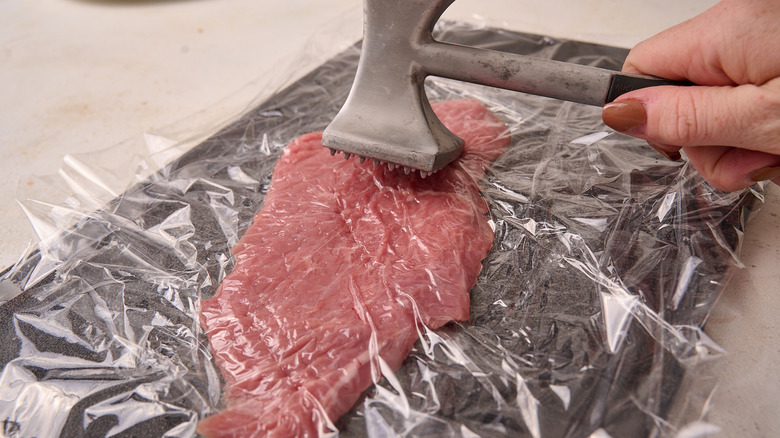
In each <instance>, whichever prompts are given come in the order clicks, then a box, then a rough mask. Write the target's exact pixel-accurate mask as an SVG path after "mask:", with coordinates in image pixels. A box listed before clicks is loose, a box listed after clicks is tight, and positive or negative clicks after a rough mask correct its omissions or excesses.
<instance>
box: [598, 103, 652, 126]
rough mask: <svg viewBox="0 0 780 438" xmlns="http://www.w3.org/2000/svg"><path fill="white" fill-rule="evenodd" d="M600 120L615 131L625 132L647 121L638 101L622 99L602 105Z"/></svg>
mask: <svg viewBox="0 0 780 438" xmlns="http://www.w3.org/2000/svg"><path fill="white" fill-rule="evenodd" d="M601 120H603V121H604V123H605V124H606V125H607V126H609V127H610V128H612V129H614V130H615V131H618V132H626V131H630V130H632V129H635V128H638V127H640V126H642V125H644V124H645V123H647V114H645V108H644V107H643V106H642V104H641V103H640V102H638V101H636V100H624V101H622V102H612V103H608V104H606V105H604V109H602V110H601Z"/></svg>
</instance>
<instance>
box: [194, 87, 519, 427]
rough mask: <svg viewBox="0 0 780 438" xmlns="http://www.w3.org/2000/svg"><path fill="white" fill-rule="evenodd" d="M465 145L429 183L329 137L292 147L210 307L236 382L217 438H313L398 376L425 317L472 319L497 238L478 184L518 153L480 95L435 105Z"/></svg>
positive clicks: (215, 345) (220, 355)
mask: <svg viewBox="0 0 780 438" xmlns="http://www.w3.org/2000/svg"><path fill="white" fill-rule="evenodd" d="M433 106H434V110H435V112H436V114H437V115H438V116H439V118H440V119H441V120H442V122H444V124H445V125H446V126H447V127H448V128H449V129H450V130H451V131H453V132H454V133H455V134H457V135H458V136H460V137H461V138H463V139H464V140H465V151H464V153H463V155H462V156H461V157H460V158H459V159H458V160H457V161H455V162H454V163H452V164H451V165H449V166H447V167H446V168H444V169H442V170H441V171H439V172H438V173H436V174H433V175H431V176H429V177H428V178H425V179H423V178H421V177H420V175H419V174H415V173H412V174H410V175H405V174H404V173H403V172H401V171H398V170H394V171H391V170H389V169H388V168H387V166H378V167H374V165H373V164H372V163H371V161H370V160H369V161H366V162H364V163H362V164H361V163H359V162H358V160H356V159H352V160H349V161H345V160H343V159H336V157H331V156H330V155H329V153H328V150H327V148H324V147H323V146H322V144H321V142H320V140H321V134H319V133H314V134H307V135H304V136H302V137H300V138H298V139H296V140H294V141H293V142H292V143H291V144H289V145H288V146H287V148H286V149H285V150H284V153H283V155H282V158H281V159H280V161H279V162H278V164H277V165H276V167H275V168H274V173H273V179H272V182H271V187H270V189H269V191H268V193H267V195H266V198H265V202H264V205H263V207H262V209H261V210H260V211H259V212H258V213H257V215H256V216H255V219H254V222H253V224H252V225H251V227H250V228H249V229H248V230H247V232H246V234H244V236H243V237H242V238H241V240H240V241H239V242H238V244H237V245H236V246H235V248H233V254H234V256H235V260H236V266H235V269H234V270H233V271H232V272H231V273H230V274H229V275H228V276H227V277H226V278H225V279H224V281H223V282H222V284H221V286H220V287H219V289H218V291H217V293H216V295H215V296H214V297H213V298H211V299H209V300H206V301H204V302H202V309H201V321H202V324H203V326H204V327H205V330H206V333H207V334H208V338H209V340H210V343H211V348H212V351H213V352H214V355H215V361H216V364H217V366H218V367H219V369H220V370H221V372H222V376H223V377H224V379H225V394H224V404H225V407H224V409H223V410H222V411H221V412H220V413H218V414H215V415H213V416H210V417H208V418H206V419H204V420H202V421H201V422H200V424H199V427H198V432H199V433H201V434H202V435H204V436H206V437H242V438H243V437H254V436H258V437H260V436H262V437H266V436H269V437H275V436H279V437H287V436H308V437H314V436H319V435H322V434H325V433H327V432H328V431H332V430H333V425H332V422H333V421H335V420H336V419H338V418H339V416H341V415H342V414H344V413H346V412H347V411H348V410H349V409H350V408H351V407H352V405H353V404H354V403H355V402H356V401H357V400H358V398H359V397H360V395H361V393H362V392H363V391H364V390H365V389H366V388H368V387H369V386H370V385H371V384H372V382H373V381H375V380H376V379H378V378H379V377H381V373H380V368H382V369H383V370H393V371H394V370H397V369H398V368H399V367H400V366H401V363H402V362H403V360H404V359H405V358H406V356H407V355H408V353H409V351H410V350H411V349H412V347H413V345H414V343H415V341H416V339H417V337H418V330H419V328H420V325H421V324H425V325H426V326H427V327H429V328H431V329H435V328H438V327H440V326H442V325H444V324H446V323H447V322H449V321H453V320H455V321H463V320H466V319H468V316H469V295H468V292H469V289H471V288H472V287H473V286H474V284H475V283H476V280H477V276H478V275H479V272H480V268H481V261H482V259H484V258H485V256H486V255H487V254H488V251H489V250H490V247H491V245H492V242H493V230H492V228H491V226H490V223H489V217H488V209H487V204H486V202H485V200H484V199H483V198H482V197H481V196H480V193H479V188H478V186H477V182H478V181H479V180H480V179H481V178H482V177H483V176H484V171H485V168H486V167H487V166H488V165H489V164H490V162H491V161H492V160H494V159H495V158H496V157H498V156H499V155H500V154H501V153H503V151H504V150H505V149H506V148H507V146H508V143H509V138H508V137H507V136H506V127H505V126H504V124H503V123H501V121H500V120H499V119H498V118H497V117H496V116H495V115H494V114H492V113H491V112H490V111H488V110H487V109H486V108H485V107H484V106H482V104H480V103H478V102H476V101H473V100H458V101H448V102H442V103H438V104H434V105H433Z"/></svg>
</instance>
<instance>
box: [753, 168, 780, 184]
mask: <svg viewBox="0 0 780 438" xmlns="http://www.w3.org/2000/svg"><path fill="white" fill-rule="evenodd" d="M775 178H780V167H764V168H763V169H758V170H757V171H756V172H755V173H754V174H753V176H752V177H751V178H750V179H751V180H753V182H759V181H768V180H770V179H775Z"/></svg>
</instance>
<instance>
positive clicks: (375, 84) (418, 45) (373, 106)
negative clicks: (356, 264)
mask: <svg viewBox="0 0 780 438" xmlns="http://www.w3.org/2000/svg"><path fill="white" fill-rule="evenodd" d="M454 1H455V0H364V2H363V15H364V21H363V47H362V54H361V56H360V62H359V63H358V69H357V75H356V77H355V81H354V83H353V84H352V89H351V90H350V93H349V97H348V98H347V101H346V103H345V104H344V106H343V107H342V108H341V111H340V112H339V113H338V114H337V115H336V117H335V118H334V119H333V121H332V122H331V124H330V125H329V126H328V128H327V129H326V130H325V132H324V133H323V137H322V143H323V145H325V146H326V147H328V148H330V149H331V153H335V152H338V151H340V152H344V156H345V157H346V158H349V157H351V156H352V155H356V156H358V157H363V158H371V159H374V160H375V163H377V162H380V163H381V162H384V163H387V164H388V165H389V166H390V167H391V168H393V167H395V166H398V167H403V168H404V169H405V170H406V171H407V173H408V172H409V170H411V169H413V170H416V171H419V172H420V173H421V174H422V175H423V176H426V175H427V174H429V173H432V172H435V171H437V170H439V169H441V168H443V167H444V166H446V165H447V164H449V163H450V162H452V161H453V160H455V159H456V158H458V156H460V154H461V153H462V152H463V140H461V139H460V138H458V137H457V136H456V135H455V134H453V133H452V132H450V131H449V130H448V129H447V128H446V127H445V126H444V125H443V124H442V123H441V121H440V120H439V119H438V117H436V114H434V113H433V109H432V108H431V105H430V103H429V102H428V98H427V96H426V95H425V90H424V81H425V78H426V77H427V76H429V75H433V76H440V77H446V78H450V79H456V80H461V81H466V82H472V83H479V84H484V85H489V86H493V87H498V88H504V89H508V90H515V91H520V92H525V93H531V94H536V95H540V96H547V97H553V98H557V99H563V100H568V101H572V102H578V103H583V104H588V105H598V106H602V105H604V104H605V103H608V102H611V101H612V100H614V99H615V98H616V97H617V96H619V95H620V94H623V93H626V92H628V91H631V90H634V89H638V88H643V87H648V86H654V85H686V84H683V83H679V82H674V81H667V80H663V79H659V78H653V77H649V76H638V75H627V74H622V73H618V72H615V71H612V70H605V69H600V68H595V67H589V66H583V65H576V64H570V63H565V62H559V61H552V60H547V59H542V58H533V57H527V56H522V55H516V54H511V53H505V52H498V51H493V50H485V49H477V48H473V47H467V46H460V45H455V44H448V43H442V42H439V41H436V40H434V39H433V35H432V32H433V27H434V25H435V24H436V21H438V19H439V18H440V17H441V15H442V14H443V13H444V11H445V10H446V9H447V8H448V7H449V6H450V5H451V4H452V3H453V2H454Z"/></svg>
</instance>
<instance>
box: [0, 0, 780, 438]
mask: <svg viewBox="0 0 780 438" xmlns="http://www.w3.org/2000/svg"><path fill="white" fill-rule="evenodd" d="M713 3H714V1H713V0H684V1H680V0H556V1H549V0H547V1H540V0H490V1H481V0H458V1H457V2H456V3H455V4H454V5H453V6H452V7H451V8H450V10H448V12H447V14H446V15H445V17H447V18H453V19H468V20H471V21H474V20H483V19H484V20H485V21H486V22H487V23H488V24H492V25H499V26H504V27H508V28H511V29H516V30H520V31H525V32H531V33H541V34H547V35H551V36H556V37H564V38H573V39H579V40H585V41H592V42H598V43H604V44H613V45H618V46H623V47H630V46H632V45H633V44H635V43H636V42H638V41H640V40H641V39H644V38H646V37H648V36H650V35H652V34H654V33H656V32H658V31H660V30H662V29H664V28H666V27H668V26H671V25H673V24H675V23H677V22H679V21H682V20H684V19H686V18H689V17H691V16H693V15H695V14H696V13H698V12H700V11H702V10H704V9H706V8H707V7H708V6H710V5H711V4H713ZM359 6H360V2H359V1H358V0H319V1H317V2H312V1H304V0H286V1H284V2H279V1H270V0H268V1H258V0H219V1H216V0H189V1H187V0H168V1H130V0H125V1H120V0H116V1H109V0H105V1H98V0H92V1H88V0H81V1H77V0H35V1H29V0H3V1H0V114H1V115H2V117H0V157H1V158H2V159H0V181H2V189H1V190H0V205H3V206H5V207H4V208H3V209H2V211H0V225H1V226H0V266H7V265H9V264H10V263H13V261H15V260H16V258H17V257H18V256H20V255H21V253H22V251H24V249H25V247H26V246H27V244H28V243H30V242H33V241H35V236H34V233H33V231H32V228H31V227H30V225H29V224H28V221H27V219H26V218H25V217H24V214H23V213H22V211H21V209H20V208H18V206H16V205H14V199H15V198H16V189H15V185H16V182H17V181H19V180H20V178H22V177H23V175H26V174H51V173H54V172H56V171H57V170H58V169H59V168H60V167H61V165H62V161H63V159H64V157H65V156H66V154H77V153H82V152H91V151H95V150H99V149H104V148H107V147H110V146H112V145H115V144H118V143H120V142H122V141H124V140H125V139H128V138H130V139H137V138H140V136H141V135H142V133H144V132H160V131H163V132H165V131H166V129H165V127H166V126H169V125H170V124H172V123H175V122H177V121H178V122H179V123H178V124H176V126H177V127H178V128H179V130H180V131H186V130H187V129H195V128H197V129H205V128H214V127H216V126H218V125H219V123H220V122H221V121H223V120H224V119H225V117H228V116H229V115H232V114H233V113H235V112H236V111H239V110H241V109H242V108H245V107H246V105H249V104H250V103H251V102H252V101H253V100H254V99H255V98H256V96H257V95H258V93H260V92H261V91H263V89H264V88H267V86H268V84H269V80H270V81H271V82H270V83H273V81H272V80H271V79H273V78H274V74H275V73H276V74H277V75H278V72H280V71H281V72H287V73H290V72H292V73H293V74H295V73H296V72H297V73H302V71H293V70H291V69H290V68H289V66H290V65H301V64H302V62H301V59H299V58H297V57H296V54H298V53H304V52H307V50H306V47H311V46H312V37H313V35H314V34H315V33H316V32H318V31H322V30H323V29H325V32H326V33H327V34H328V35H330V36H329V38H332V39H333V40H334V41H342V42H351V41H354V40H356V39H357V38H358V37H359V35H360V16H359ZM475 15H476V18H475ZM480 17H481V18H480ZM335 34H341V37H340V38H336V37H334V35H335ZM314 45H315V46H316V38H315V40H314ZM319 47H320V49H318V50H319V51H318V53H312V54H311V55H310V56H309V61H310V63H309V64H310V67H314V66H316V65H317V64H318V63H319V62H318V59H326V58H328V57H329V56H331V55H333V54H335V53H337V52H338V51H339V50H340V49H341V47H337V45H336V44H334V45H333V46H332V47H327V48H326V49H325V50H322V49H321V46H319ZM269 78H271V79H269ZM228 96H229V98H228V99H225V98H226V97H228ZM203 109H207V111H206V112H205V113H201V114H199V116H198V117H191V116H190V115H191V114H194V113H198V112H200V111H201V110H203ZM188 127H189V128H188ZM125 144H126V147H127V148H131V149H132V148H136V147H137V148H138V150H137V151H131V152H137V153H139V154H143V153H145V151H144V150H143V149H144V146H143V142H141V141H130V142H128V143H125ZM125 152H127V151H125ZM109 155H110V154H109ZM122 156H123V157H124V155H122ZM113 164H117V163H113ZM120 164H121V163H120ZM21 181H23V183H22V184H23V185H25V187H22V189H25V190H34V189H35V187H33V186H29V187H28V186H26V185H27V183H28V180H27V179H21ZM29 182H30V183H32V184H33V185H34V184H35V183H34V182H32V181H29ZM778 192H780V190H775V191H774V193H772V194H771V195H770V197H769V202H768V204H767V206H766V207H765V208H764V210H763V211H762V212H761V213H760V214H758V215H757V217H756V218H755V220H754V221H753V223H752V224H751V227H750V231H749V233H748V234H747V236H746V239H745V246H744V262H745V265H746V267H747V268H746V269H745V270H743V271H742V272H740V273H738V274H737V276H735V278H734V279H733V281H732V283H731V285H730V287H729V288H728V290H727V292H726V294H725V295H724V297H723V299H722V300H721V302H720V303H719V304H718V306H717V308H716V311H715V312H714V313H713V315H712V318H711V321H710V324H709V326H708V332H709V333H710V334H711V335H712V336H713V337H714V338H715V339H716V340H717V341H719V342H720V343H721V344H722V345H723V346H724V347H725V348H726V349H727V350H728V351H729V352H730V353H731V354H730V356H729V357H728V359H727V360H725V361H723V363H722V364H721V369H720V371H719V372H721V373H722V376H721V384H720V391H719V392H718V393H717V395H716V397H715V399H714V400H713V410H712V415H711V418H710V420H711V421H712V422H714V423H715V424H718V425H720V426H721V427H722V428H723V429H724V431H725V433H724V434H722V436H729V437H732V436H733V437H742V436H774V432H775V431H777V430H780V415H778V410H779V409H778V408H777V406H778V402H779V401H780V397H779V396H778V395H777V394H780V378H778V376H779V375H780V373H778V371H780V370H778V364H780V351H778V346H780V342H778V341H780V339H779V338H780V328H778V326H777V322H776V321H777V318H776V317H775V309H778V308H780V274H778V269H777V261H778V259H779V258H778V257H779V256H780V254H778V248H780V233H778V230H777V224H778V215H779V214H780V203H778V199H777V198H778V196H777V193H778Z"/></svg>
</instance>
